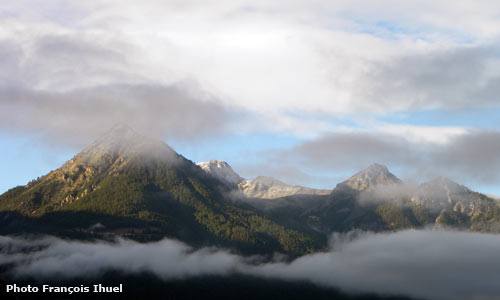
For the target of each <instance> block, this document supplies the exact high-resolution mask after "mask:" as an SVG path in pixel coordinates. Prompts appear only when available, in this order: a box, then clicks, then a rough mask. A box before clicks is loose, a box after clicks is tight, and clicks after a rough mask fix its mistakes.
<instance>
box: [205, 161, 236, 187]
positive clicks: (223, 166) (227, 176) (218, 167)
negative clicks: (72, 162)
mask: <svg viewBox="0 0 500 300" xmlns="http://www.w3.org/2000/svg"><path fill="white" fill-rule="evenodd" d="M197 165H198V166H199V167H200V168H202V169H203V170H204V171H205V172H207V173H209V174H211V175H213V176H214V177H216V178H217V179H219V180H221V181H222V182H225V183H228V184H239V183H241V182H243V181H244V180H245V179H244V178H242V177H241V176H240V175H238V174H237V173H236V172H235V171H234V170H233V168H231V166H230V165H229V164H228V163H227V162H225V161H218V160H215V159H212V160H211V161H209V162H200V163H197Z"/></svg>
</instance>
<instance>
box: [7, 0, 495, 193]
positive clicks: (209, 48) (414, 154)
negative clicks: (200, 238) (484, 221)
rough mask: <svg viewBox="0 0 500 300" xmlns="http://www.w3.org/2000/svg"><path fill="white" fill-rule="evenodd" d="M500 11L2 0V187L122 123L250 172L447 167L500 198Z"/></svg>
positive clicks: (481, 7)
mask: <svg viewBox="0 0 500 300" xmlns="http://www.w3.org/2000/svg"><path fill="white" fill-rule="evenodd" d="M496 6H499V7H496ZM249 7H251V9H249ZM498 9H500V5H497V4H492V3H490V2H488V3H486V2H485V3H483V1H478V2H474V3H458V4H457V3H456V2H451V1H440V2H439V3H436V2H435V1H424V0H423V1H405V2H404V3H403V2H394V1H372V2H370V3H365V2H363V3H361V2H357V1H335V3H332V2H331V1H294V2H289V1H273V2H272V3H269V2H268V1H262V2H261V1H256V2H255V1H253V2H252V3H249V2H248V1H239V0H237V1H218V2H217V3H212V4H210V5H208V4H206V3H200V2H198V1H184V2H183V4H182V5H181V4H180V3H178V2H176V1H161V2H160V1H141V2H140V3H138V2H136V1H128V0H125V1H113V0H102V1H95V2H92V3H87V2H86V1H56V0H50V1H16V3H9V4H6V5H5V6H4V7H2V8H1V9H0V22H1V23H2V26H1V28H2V29H1V30H0V56H1V57H2V59H0V166H1V171H0V192H3V191H6V190H7V189H9V188H11V187H13V186H16V185H22V184H25V183H26V182H28V181H29V180H31V179H33V178H35V177H37V176H41V175H43V174H45V173H47V172H48V171H50V170H52V169H55V168H57V167H58V166H60V165H61V164H62V163H63V162H64V161H66V160H67V159H69V158H70V157H72V156H73V155H74V154H75V153H77V152H78V151H80V150H81V149H82V148H83V147H85V146H86V145H88V144H89V143H90V142H91V141H92V140H93V139H95V138H96V137H98V136H99V135H101V134H102V133H103V132H105V131H106V130H108V129H109V128H111V127H112V126H113V125H114V124H116V123H118V122H125V123H127V124H129V125H130V126H131V127H133V128H134V129H136V130H137V131H139V132H141V133H144V134H146V135H150V136H153V137H156V138H159V139H161V140H164V141H166V142H167V143H169V144H170V145H171V146H172V147H173V148H175V149H176V150H177V151H178V152H179V153H181V154H183V155H184V156H186V157H187V158H189V159H191V160H193V161H196V162H198V161H206V160H210V159H218V160H225V161H227V162H228V163H230V164H231V165H232V166H233V167H234V169H235V170H236V171H237V172H239V173H240V174H241V175H242V176H244V177H247V178H252V177H254V176H257V175H270V176H275V177H277V178H279V179H281V180H283V181H285V182H289V183H293V184H302V185H307V186H312V187H321V188H333V187H334V186H335V184H336V183H338V182H339V181H341V180H343V179H344V178H346V177H347V176H349V175H351V174H352V173H354V172H356V171H358V170H359V169H360V168H363V166H365V165H368V164H370V163H372V162H379V163H385V164H387V165H388V167H389V168H390V169H391V170H393V171H394V173H395V174H396V175H398V176H400V177H401V178H403V179H405V180H409V181H416V182H423V181H425V180H429V179H431V178H432V177H433V176H437V175H444V176H447V177H450V178H452V179H454V180H456V181H458V182H460V183H462V184H464V185H466V186H469V187H471V188H473V189H475V190H478V191H481V192H485V193H491V194H497V195H500V185H499V181H500V172H499V171H498V170H500V158H499V155H498V153H500V142H499V140H500V118H499V117H498V116H499V115H500V99H498V95H499V94H500V93H499V92H500V90H499V89H498V88H497V87H498V86H500V55H499V54H500V50H499V49H500V47H499V46H500V45H499V43H498V41H499V40H500V39H499V37H500V20H498V18H497V17H496V16H495V15H494V13H493V12H494V11H498ZM60 12H64V14H63V15H64V17H60V16H61V13H60ZM456 20H460V22H457V21H456Z"/></svg>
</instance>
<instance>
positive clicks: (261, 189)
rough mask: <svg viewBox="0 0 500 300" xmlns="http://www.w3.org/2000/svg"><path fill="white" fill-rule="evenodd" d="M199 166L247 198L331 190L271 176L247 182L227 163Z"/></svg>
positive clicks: (271, 197)
mask: <svg viewBox="0 0 500 300" xmlns="http://www.w3.org/2000/svg"><path fill="white" fill-rule="evenodd" d="M198 166H200V167H201V168H202V169H203V170H204V171H205V172H207V173H209V174H211V175H212V176H214V177H216V178H217V179H219V180H221V181H222V182H225V183H226V184H228V185H232V186H233V187H234V186H236V187H237V188H238V190H240V191H241V192H242V193H243V194H244V195H245V196H246V197H247V198H261V199H276V198H281V197H287V196H293V195H328V194H330V190H320V189H312V188H308V187H303V186H298V185H289V184H286V183H284V182H281V181H279V180H278V179H276V178H273V177H269V176H257V177H256V178H255V179H253V180H246V179H244V178H242V177H241V176H240V175H238V174H237V173H236V172H235V171H234V170H233V168H231V166H230V165H229V164H228V163H227V162H225V161H217V160H211V161H209V162H201V163H198Z"/></svg>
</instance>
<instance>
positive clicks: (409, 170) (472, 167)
mask: <svg viewBox="0 0 500 300" xmlns="http://www.w3.org/2000/svg"><path fill="white" fill-rule="evenodd" d="M443 138H446V139H447V142H445V143H443V144H442V143H431V142H422V141H419V140H418V139H417V140H412V139H411V138H410V140H409V139H407V138H404V137H403V136H401V135H399V134H398V135H394V134H389V133H381V132H354V133H333V134H328V135H325V136H323V137H320V138H318V139H314V140H311V141H307V142H304V143H302V144H300V145H297V146H295V147H293V148H291V149H288V150H283V151H281V152H279V153H276V151H272V152H270V154H269V156H268V159H269V160H271V161H273V160H274V159H279V160H281V161H282V162H283V163H290V164H292V165H294V166H298V167H300V166H306V167H308V168H313V169H316V170H318V172H321V171H325V170H336V171H338V172H342V171H345V170H351V171H352V170H359V169H362V168H365V167H367V166H368V165H370V164H372V163H374V162H378V163H382V164H386V165H388V166H389V167H394V168H395V169H398V170H404V172H406V174H402V175H405V176H408V177H414V176H416V177H417V178H418V179H422V178H424V179H428V177H433V176H438V175H442V176H448V177H450V178H454V179H456V180H467V182H468V183H469V184H471V183H482V184H495V183H497V182H498V180H500V173H499V172H498V169H499V168H500V159H499V157H498V155H497V153H498V152H499V151H500V144H499V142H498V141H500V133H499V132H497V131H488V130H470V131H467V132H466V133H463V134H457V135H452V136H447V137H443Z"/></svg>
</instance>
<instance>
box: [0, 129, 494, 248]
mask: <svg viewBox="0 0 500 300" xmlns="http://www.w3.org/2000/svg"><path fill="white" fill-rule="evenodd" d="M499 221H500V205H499V202H498V200H495V199H492V198H490V197H487V196H485V195H483V194H480V193H477V192H474V191H471V190H470V189H468V188H466V187H464V186H461V185H459V184H457V183H454V182H452V181H451V180H449V179H446V178H436V179H434V180H432V181H429V182H426V183H423V184H421V185H419V186H409V185H406V184H404V183H403V182H402V181H401V180H400V179H398V178H397V177H396V176H395V175H394V174H392V173H390V172H389V170H388V169H387V167H385V166H382V165H378V164H373V165H371V166H369V167H368V168H367V169H365V170H363V171H361V172H359V173H357V174H355V175H353V176H352V177H350V178H348V179H347V180H345V181H344V182H341V183H339V184H337V186H336V187H335V188H334V189H333V190H318V189H312V188H307V187H302V186H292V185H288V184H285V183H283V182H281V181H279V180H277V179H274V178H271V177H265V176H259V177H257V178H255V179H253V180H246V179H244V178H242V177H241V176H239V175H238V174H237V173H236V172H234V170H233V169H232V168H231V166H230V165H229V164H227V163H226V162H219V161H216V160H212V161H210V162H204V163H199V164H198V165H196V164H194V163H193V162H191V161H190V160H188V159H186V158H184V157H183V156H181V155H179V154H177V153H176V152H175V151H174V150H173V149H172V148H170V147H169V146H168V145H166V144H165V143H163V142H161V141H157V140H154V139H150V138H147V137H144V136H141V135H139V134H138V133H136V132H135V131H133V130H132V129H130V128H128V127H127V126H124V125H120V126H116V127H114V128H113V129H112V130H110V131H109V132H108V133H107V134H105V135H104V136H102V137H100V138H99V139H97V140H96V141H95V142H94V143H93V144H92V145H90V146H89V147H88V148H86V149H84V150H83V151H82V152H80V153H78V154H77V155H75V156H74V157H73V158H72V159H70V160H69V161H68V162H66V163H65V164H64V165H63V166H61V167H60V168H58V169H57V170H54V171H52V172H49V173H48V174H46V175H44V176H42V177H40V178H37V179H35V180H33V181H31V182H29V183H28V184H27V185H25V186H18V187H15V188H12V189H10V190H9V191H7V192H5V193H4V194H3V195H1V196H0V233H1V234H13V233H15V234H20V233H29V234H31V233H45V234H55V235H60V236H67V237H72V238H81V239H87V238H96V237H97V238H106V237H107V236H110V235H116V234H118V235H123V236H126V237H130V238H133V239H136V240H140V241H149V240H157V239H161V238H163V237H171V238H176V239H179V240H182V241H184V242H186V243H189V244H191V245H193V246H207V245H214V246H222V247H230V248H233V249H237V250H238V251H240V252H242V253H249V254H251V253H261V254H263V253H267V254H272V253H273V252H283V253H288V254H291V255H301V254H304V253H308V252H313V251H321V250H323V249H325V248H326V247H327V239H328V236H329V234H330V233H331V232H335V231H348V230H352V229H363V230H373V231H384V230H397V229H403V228H419V227H424V226H435V227H444V226H451V227H454V228H457V229H460V230H474V231H482V232H499V231H500V228H499V226H498V224H500V222H499Z"/></svg>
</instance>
